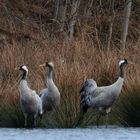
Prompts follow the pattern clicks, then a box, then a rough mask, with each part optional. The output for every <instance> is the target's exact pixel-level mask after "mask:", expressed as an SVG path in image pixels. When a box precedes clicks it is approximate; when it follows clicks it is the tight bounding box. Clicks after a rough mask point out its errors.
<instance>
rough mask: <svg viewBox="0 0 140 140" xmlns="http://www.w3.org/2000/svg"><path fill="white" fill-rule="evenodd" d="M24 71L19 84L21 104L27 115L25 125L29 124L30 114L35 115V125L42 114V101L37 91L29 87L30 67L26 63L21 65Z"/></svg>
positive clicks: (25, 115)
mask: <svg viewBox="0 0 140 140" xmlns="http://www.w3.org/2000/svg"><path fill="white" fill-rule="evenodd" d="M20 70H21V71H22V72H23V74H22V78H21V81H20V85H19V91H20V105H21V110H22V112H23V114H24V117H25V123H24V125H25V127H26V126H27V118H28V116H29V115H32V116H33V117H34V126H36V119H37V117H38V116H40V117H41V116H42V101H41V99H40V97H39V95H38V94H37V93H36V91H34V90H32V89H30V88H29V86H28V83H27V75H28V69H27V67H26V65H22V66H20Z"/></svg>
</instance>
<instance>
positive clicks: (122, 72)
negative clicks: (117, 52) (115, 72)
mask: <svg viewBox="0 0 140 140" xmlns="http://www.w3.org/2000/svg"><path fill="white" fill-rule="evenodd" d="M120 77H121V78H124V65H123V64H122V65H120Z"/></svg>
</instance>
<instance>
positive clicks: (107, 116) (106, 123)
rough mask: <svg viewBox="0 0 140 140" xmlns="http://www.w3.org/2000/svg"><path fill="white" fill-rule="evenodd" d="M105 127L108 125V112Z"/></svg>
mask: <svg viewBox="0 0 140 140" xmlns="http://www.w3.org/2000/svg"><path fill="white" fill-rule="evenodd" d="M105 127H106V128H107V127H108V113H107V114H106V117H105Z"/></svg>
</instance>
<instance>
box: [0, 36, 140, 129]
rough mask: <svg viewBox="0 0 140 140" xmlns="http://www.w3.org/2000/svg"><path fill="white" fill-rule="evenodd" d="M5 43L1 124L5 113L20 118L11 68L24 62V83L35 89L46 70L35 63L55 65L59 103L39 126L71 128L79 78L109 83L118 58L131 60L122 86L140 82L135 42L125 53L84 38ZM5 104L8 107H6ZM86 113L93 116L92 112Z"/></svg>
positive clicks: (76, 111) (0, 71)
mask: <svg viewBox="0 0 140 140" xmlns="http://www.w3.org/2000/svg"><path fill="white" fill-rule="evenodd" d="M5 44H6V45H5V46H4V48H1V51H0V64H1V67H0V85H1V90H0V103H1V104H0V106H1V110H2V111H1V113H0V114H1V115H0V119H1V123H0V125H1V126H3V124H4V125H5V123H3V122H9V121H7V118H9V115H8V116H7V115H6V114H7V112H9V113H10V116H11V117H10V122H12V121H13V120H16V121H17V122H18V119H12V118H16V115H17V116H21V118H22V115H21V112H20V111H19V110H20V108H19V106H18V104H19V91H18V85H19V80H20V72H19V71H15V70H14V68H15V67H17V66H20V65H21V64H28V67H29V78H28V83H29V85H30V87H31V88H32V89H36V90H37V91H39V90H40V89H42V88H44V86H45V80H46V73H47V70H46V69H40V68H39V67H38V66H39V64H41V63H44V62H46V61H53V62H54V64H55V71H54V81H55V83H56V85H57V86H58V87H59V90H60V92H61V104H60V106H59V108H58V109H57V110H56V112H53V113H47V114H46V116H44V119H43V121H42V123H41V125H42V126H46V127H75V125H76V123H77V119H78V118H77V117H79V111H80V109H79V104H80V102H79V90H80V88H81V85H82V83H83V81H84V80H85V79H86V78H93V79H95V80H96V81H97V83H98V85H109V84H111V83H113V82H114V81H115V80H116V79H117V77H118V62H119V60H120V59H123V58H127V59H128V61H129V60H131V61H133V62H134V63H135V64H134V65H128V66H127V67H126V69H125V71H126V79H125V83H124V87H123V89H127V91H129V90H131V89H132V91H133V87H137V86H139V83H140V78H139V75H140V71H139V69H140V60H139V56H140V53H139V52H140V48H139V42H137V43H136V44H135V46H134V45H133V48H132V47H131V48H128V49H127V51H126V53H125V54H122V52H121V51H120V50H118V49H115V48H114V49H112V50H110V51H104V50H101V49H98V48H97V47H95V46H94V44H93V42H92V41H86V40H82V41H81V40H77V41H73V42H69V41H68V40H65V41H63V42H61V41H60V40H58V39H56V38H53V39H52V40H51V41H50V39H49V38H48V39H46V40H45V41H44V42H43V44H44V46H39V45H36V42H34V41H31V42H27V44H26V45H24V46H23V45H21V44H20V43H18V42H15V41H13V44H12V45H10V44H9V43H7V42H6V41H5ZM134 54H135V55H134ZM9 105H11V108H8V106H9ZM4 108H6V109H4ZM12 108H13V109H12ZM5 110H6V111H5ZM11 110H14V111H13V112H12V111H11ZM15 112H16V113H15ZM90 114H91V113H90ZM6 116H7V117H6ZM90 116H91V118H93V117H92V114H91V115H90ZM19 118H20V117H19ZM4 120H5V121H4ZM87 120H88V121H87V122H86V123H85V122H84V123H85V124H90V123H89V122H92V123H93V121H91V119H90V117H89V119H87ZM10 124H13V123H9V125H8V124H7V125H5V126H11V125H10ZM15 124H17V125H14V124H13V126H18V127H19V126H20V125H19V124H18V123H15ZM21 126H22V123H21ZM21 126H20V127H21Z"/></svg>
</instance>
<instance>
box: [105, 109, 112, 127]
mask: <svg viewBox="0 0 140 140" xmlns="http://www.w3.org/2000/svg"><path fill="white" fill-rule="evenodd" d="M110 112H111V108H108V109H106V118H105V125H106V128H107V127H108V114H109V113H110Z"/></svg>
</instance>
